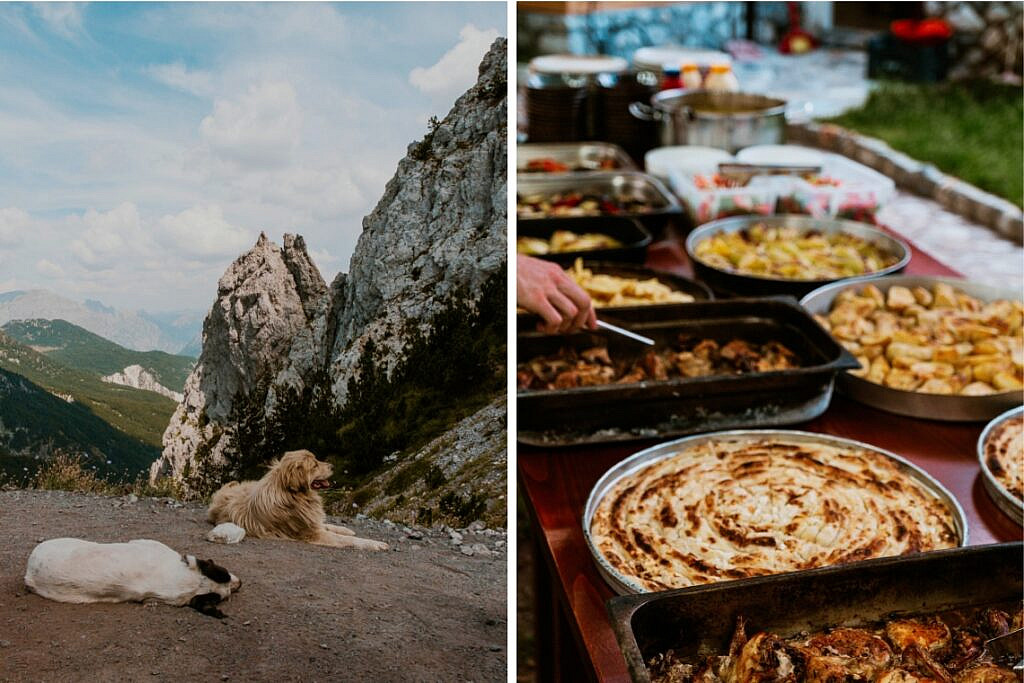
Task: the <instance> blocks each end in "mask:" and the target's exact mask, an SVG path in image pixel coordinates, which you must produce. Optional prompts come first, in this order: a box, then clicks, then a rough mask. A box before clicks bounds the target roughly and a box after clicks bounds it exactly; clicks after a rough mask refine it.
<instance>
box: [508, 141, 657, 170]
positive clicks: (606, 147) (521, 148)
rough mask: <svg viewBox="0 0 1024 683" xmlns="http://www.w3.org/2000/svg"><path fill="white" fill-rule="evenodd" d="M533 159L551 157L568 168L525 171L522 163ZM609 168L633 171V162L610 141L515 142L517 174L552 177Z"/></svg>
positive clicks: (525, 163)
mask: <svg viewBox="0 0 1024 683" xmlns="http://www.w3.org/2000/svg"><path fill="white" fill-rule="evenodd" d="M534 159H554V160H555V161H560V162H562V163H563V164H567V165H568V166H569V168H570V169H573V168H581V169H582V170H575V171H574V170H569V171H563V172H562V173H540V172H536V171H533V172H531V171H527V170H526V165H527V163H529V162H530V161H533V160H534ZM605 161H612V162H613V163H614V164H615V166H614V167H613V168H611V169H605V168H601V163H602V162H605ZM609 170H612V171H635V170H637V168H636V164H634V163H633V160H632V159H630V158H629V155H628V154H626V151H625V150H624V149H622V148H621V147H619V146H618V145H613V144H612V143H610V142H548V143H544V142H532V143H527V144H522V145H517V146H516V171H517V173H518V174H519V178H520V179H522V178H532V177H534V176H539V177H552V176H561V175H564V174H566V173H595V172H605V173H607V172H608V171H609Z"/></svg>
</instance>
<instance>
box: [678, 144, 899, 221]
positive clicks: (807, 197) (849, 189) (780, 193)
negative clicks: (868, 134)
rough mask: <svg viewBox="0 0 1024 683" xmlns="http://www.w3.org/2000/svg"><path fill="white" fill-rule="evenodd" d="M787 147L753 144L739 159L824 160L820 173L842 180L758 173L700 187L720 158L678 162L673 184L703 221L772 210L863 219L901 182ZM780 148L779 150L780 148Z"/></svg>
mask: <svg viewBox="0 0 1024 683" xmlns="http://www.w3.org/2000/svg"><path fill="white" fill-rule="evenodd" d="M787 147H788V146H785V145H758V146H755V147H748V148H746V149H744V150H742V151H740V152H739V153H738V154H737V155H736V159H737V160H738V161H739V162H740V163H752V164H771V163H778V164H780V165H784V164H792V165H803V164H805V163H807V164H808V165H820V166H821V173H820V175H819V176H818V177H819V178H822V179H823V180H824V181H825V183H827V182H828V181H829V180H834V181H836V182H837V183H838V184H836V185H832V184H825V183H822V184H816V183H814V182H812V181H809V180H806V179H804V178H801V177H797V176H782V175H779V176H755V177H754V178H752V179H751V180H750V182H749V183H747V185H746V186H744V187H736V188H709V189H704V188H701V187H699V185H698V183H697V181H696V176H698V175H700V176H704V177H706V178H708V177H710V176H712V175H713V174H714V173H715V172H716V171H717V164H718V163H721V162H715V163H708V164H707V165H706V166H704V167H703V168H700V169H695V168H693V167H687V168H685V169H684V168H682V167H676V168H674V169H672V171H671V172H670V173H669V183H670V185H671V187H672V190H673V191H674V192H675V193H676V194H677V195H678V196H679V197H680V198H681V199H683V201H684V202H685V203H686V208H687V211H688V212H689V214H690V216H691V218H693V220H694V221H695V222H696V223H698V224H701V223H706V222H708V221H712V220H716V219H719V218H727V217H729V216H740V215H750V214H762V215H767V214H771V213H780V214H782V213H797V214H807V215H810V216H812V217H814V218H850V219H854V220H859V219H860V218H861V217H863V216H864V214H868V213H874V212H877V211H878V210H879V209H881V208H882V207H883V206H885V204H886V203H887V202H889V201H890V200H891V199H892V198H893V196H895V194H896V185H895V183H893V181H892V180H891V179H890V178H887V177H886V176H884V175H882V174H881V173H878V172H877V171H874V170H872V169H870V168H868V167H867V166H864V165H863V164H859V163H857V162H856V161H853V160H852V159H847V158H846V157H844V156H842V155H839V154H832V153H830V152H819V151H818V150H809V149H807V148H801V147H796V146H793V147H792V148H790V149H787ZM776 150H780V151H779V152H778V153H776ZM800 150H806V151H808V152H811V151H813V152H815V153H817V155H816V156H814V157H810V156H806V155H803V154H800V155H797V154H796V152H797V151H800ZM762 152H764V153H762ZM789 152H793V153H792V154H790V153H789ZM809 162H810V163H809Z"/></svg>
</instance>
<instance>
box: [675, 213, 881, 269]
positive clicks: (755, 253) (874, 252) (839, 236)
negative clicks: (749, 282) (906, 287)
mask: <svg viewBox="0 0 1024 683" xmlns="http://www.w3.org/2000/svg"><path fill="white" fill-rule="evenodd" d="M695 252H696V256H697V258H698V259H700V261H702V262H703V263H705V264H706V265H709V266H711V267H713V268H718V269H719V270H724V271H726V272H729V273H740V274H743V275H753V276H756V277H768V278H779V279H785V280H835V279H839V278H845V277H854V276H857V275H865V274H868V273H874V272H877V271H880V270H882V269H884V268H888V267H889V266H892V265H895V264H896V263H897V262H899V256H897V255H896V254H893V253H891V252H889V251H886V250H885V249H883V248H882V247H880V246H878V245H877V244H874V243H872V242H869V241H868V240H865V239H863V238H860V237H856V236H854V235H850V234H847V233H842V232H833V233H823V232H815V231H801V230H799V229H797V228H787V227H768V226H767V225H765V224H764V223H755V224H754V225H752V226H751V227H750V228H748V229H746V230H740V231H738V232H728V233H727V232H720V233H718V234H716V235H712V236H711V237H708V238H705V239H703V240H701V241H700V242H698V243H697V246H696V249H695Z"/></svg>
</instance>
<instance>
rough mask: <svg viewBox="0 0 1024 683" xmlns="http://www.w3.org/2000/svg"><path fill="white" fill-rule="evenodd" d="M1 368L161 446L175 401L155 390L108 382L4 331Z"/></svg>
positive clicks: (0, 338) (0, 335)
mask: <svg viewBox="0 0 1024 683" xmlns="http://www.w3.org/2000/svg"><path fill="white" fill-rule="evenodd" d="M0 368H2V369H5V370H7V371H9V372H13V373H17V374H18V375H21V376H23V377H25V378H26V379H28V380H29V381H30V382H32V383H34V384H36V385H38V386H39V387H42V388H43V389H45V390H46V391H49V392H51V393H55V394H65V395H70V396H71V397H73V398H74V400H75V401H77V402H79V403H82V404H84V405H85V406H86V407H87V408H89V409H90V410H91V411H92V412H93V413H94V414H95V415H96V416H97V417H99V418H101V419H102V420H104V421H106V422H107V423H109V424H110V425H112V426H113V427H116V428H117V429H119V430H120V431H122V432H124V433H125V434H127V435H129V436H132V437H134V438H136V439H138V440H140V441H142V442H144V443H146V444H149V445H151V446H154V447H157V448H159V447H160V446H161V440H162V438H163V433H164V430H165V429H166V427H167V423H168V422H170V419H171V415H172V414H173V413H174V408H175V403H174V401H172V400H171V399H169V398H165V397H164V396H161V395H160V394H155V393H153V392H152V391H142V390H140V389H133V388H131V387H125V386H121V385H118V384H108V383H106V382H103V381H101V380H100V378H99V377H98V376H97V375H95V374H92V373H90V372H85V371H82V370H76V369H74V368H70V367H68V366H66V365H62V364H60V363H58V362H56V361H55V360H53V359H52V358H49V357H48V356H45V355H43V354H41V353H38V352H36V351H33V350H32V349H30V348H28V347H27V346H25V345H24V344H21V343H20V342H17V341H15V340H14V339H12V338H11V337H9V336H7V335H6V334H5V333H3V332H0Z"/></svg>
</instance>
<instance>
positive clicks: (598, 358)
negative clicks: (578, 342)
mask: <svg viewBox="0 0 1024 683" xmlns="http://www.w3.org/2000/svg"><path fill="white" fill-rule="evenodd" d="M580 357H581V358H583V360H585V361H587V362H589V363H600V364H601V365H611V364H612V359H611V358H609V357H608V347H607V346H594V347H591V348H589V349H583V350H582V351H580Z"/></svg>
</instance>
